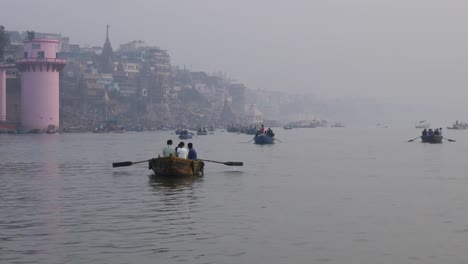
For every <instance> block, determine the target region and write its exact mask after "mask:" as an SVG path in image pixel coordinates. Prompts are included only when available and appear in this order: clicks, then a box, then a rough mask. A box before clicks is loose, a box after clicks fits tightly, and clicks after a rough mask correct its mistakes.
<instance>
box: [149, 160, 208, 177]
mask: <svg viewBox="0 0 468 264" xmlns="http://www.w3.org/2000/svg"><path fill="white" fill-rule="evenodd" d="M148 167H149V169H150V170H153V172H154V174H155V175H158V176H173V177H177V176H201V175H203V169H204V167H205V163H204V162H203V161H201V160H190V159H181V158H177V157H174V156H170V157H158V158H153V159H150V160H149V161H148Z"/></svg>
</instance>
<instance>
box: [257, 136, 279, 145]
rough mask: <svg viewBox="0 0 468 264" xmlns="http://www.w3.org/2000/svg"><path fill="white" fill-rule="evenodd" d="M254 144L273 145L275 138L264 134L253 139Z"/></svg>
mask: <svg viewBox="0 0 468 264" xmlns="http://www.w3.org/2000/svg"><path fill="white" fill-rule="evenodd" d="M254 143H255V144H257V145H265V144H274V143H275V138H274V137H270V136H268V135H266V134H261V135H257V136H255V137H254Z"/></svg>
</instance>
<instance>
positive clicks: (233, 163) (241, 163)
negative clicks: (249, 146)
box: [201, 159, 244, 166]
mask: <svg viewBox="0 0 468 264" xmlns="http://www.w3.org/2000/svg"><path fill="white" fill-rule="evenodd" d="M201 160H202V161H206V162H214V163H219V164H224V165H226V166H244V162H240V161H227V162H222V161H215V160H206V159H201Z"/></svg>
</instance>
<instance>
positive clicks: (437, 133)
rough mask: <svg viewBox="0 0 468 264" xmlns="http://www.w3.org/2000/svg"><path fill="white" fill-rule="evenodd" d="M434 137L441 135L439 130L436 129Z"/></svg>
mask: <svg viewBox="0 0 468 264" xmlns="http://www.w3.org/2000/svg"><path fill="white" fill-rule="evenodd" d="M434 135H436V136H438V135H439V129H438V128H436V129H435V130H434Z"/></svg>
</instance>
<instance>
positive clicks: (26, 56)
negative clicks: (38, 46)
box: [24, 51, 28, 59]
mask: <svg viewBox="0 0 468 264" xmlns="http://www.w3.org/2000/svg"><path fill="white" fill-rule="evenodd" d="M24 58H25V59H27V58H28V53H27V52H26V51H25V52H24Z"/></svg>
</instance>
